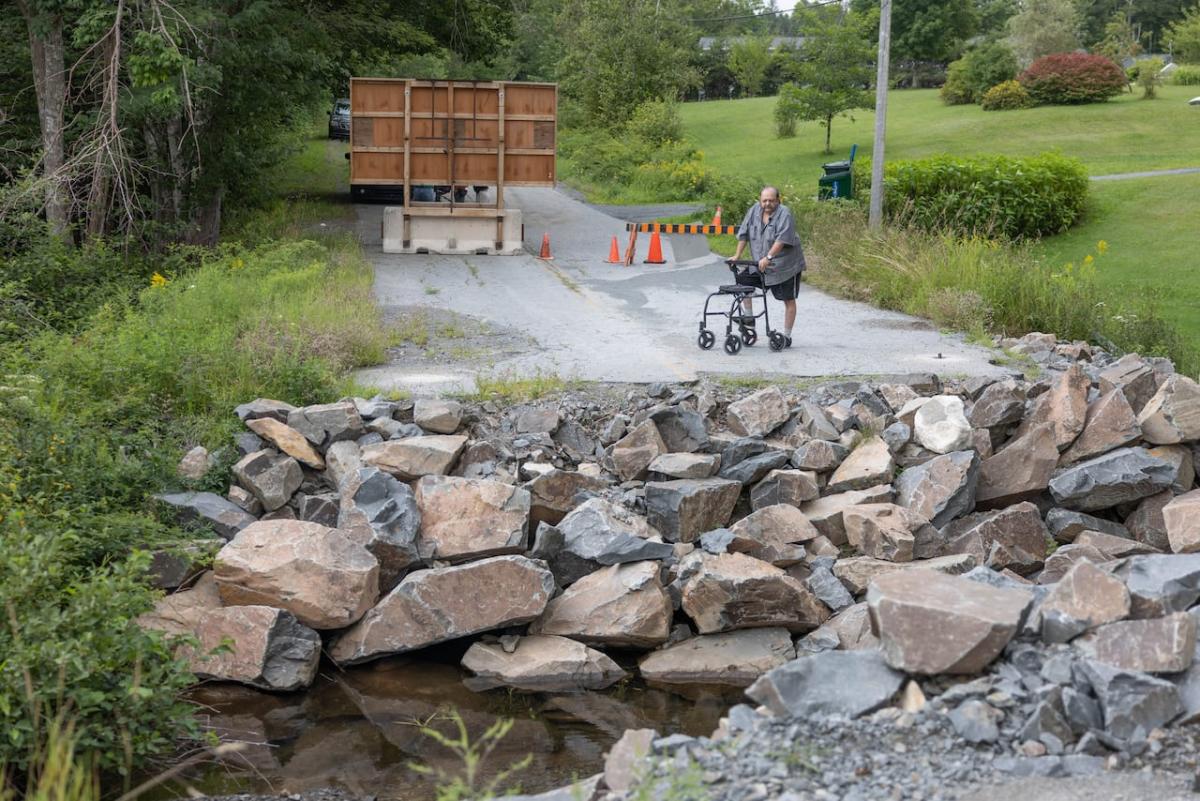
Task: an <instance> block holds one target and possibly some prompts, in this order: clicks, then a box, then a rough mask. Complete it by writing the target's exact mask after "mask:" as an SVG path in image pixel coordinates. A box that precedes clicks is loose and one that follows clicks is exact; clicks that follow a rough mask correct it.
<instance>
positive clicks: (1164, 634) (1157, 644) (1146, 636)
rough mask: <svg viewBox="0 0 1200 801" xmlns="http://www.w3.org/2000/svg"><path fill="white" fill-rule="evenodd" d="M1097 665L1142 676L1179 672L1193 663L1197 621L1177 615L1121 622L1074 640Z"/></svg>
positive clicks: (1102, 627) (1105, 626) (1183, 614)
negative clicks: (1130, 671) (1137, 672)
mask: <svg viewBox="0 0 1200 801" xmlns="http://www.w3.org/2000/svg"><path fill="white" fill-rule="evenodd" d="M1075 647H1077V648H1078V649H1079V650H1080V651H1082V652H1083V653H1085V654H1087V655H1088V656H1090V657H1091V658H1093V659H1095V660H1096V661H1097V662H1103V663H1104V664H1106V665H1112V666H1113V667H1116V668H1121V669H1122V670H1140V671H1142V672H1143V673H1178V672H1180V671H1182V670H1187V669H1188V667H1189V666H1191V664H1192V657H1193V655H1194V653H1195V650H1196V620H1195V619H1194V618H1193V617H1192V616H1191V615H1189V614H1188V613H1187V612H1176V613H1175V614H1173V615H1167V616H1166V617H1159V618H1154V619H1153V620H1123V621H1119V622H1116V623H1108V624H1106V625H1103V626H1100V627H1099V628H1097V629H1096V630H1095V631H1093V632H1091V633H1089V634H1085V635H1084V636H1083V637H1080V638H1079V639H1078V640H1076V641H1075Z"/></svg>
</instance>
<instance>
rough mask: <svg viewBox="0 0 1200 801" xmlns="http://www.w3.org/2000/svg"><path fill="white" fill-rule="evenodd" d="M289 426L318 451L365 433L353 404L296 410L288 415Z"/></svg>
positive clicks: (325, 404)
mask: <svg viewBox="0 0 1200 801" xmlns="http://www.w3.org/2000/svg"><path fill="white" fill-rule="evenodd" d="M287 424H288V426H289V427H290V428H294V429H295V430H297V431H299V432H300V433H301V434H303V435H304V437H305V439H307V440H308V441H309V442H311V443H312V444H313V445H315V446H317V447H318V448H325V447H328V446H329V445H332V444H333V443H335V442H342V441H344V440H354V439H358V438H359V437H361V436H362V435H363V433H364V428H363V421H362V418H361V417H359V415H358V410H357V409H355V408H354V403H353V402H352V401H341V402H339V403H323V404H319V405H316V406H305V407H303V408H300V409H293V410H292V411H290V412H288V417H287Z"/></svg>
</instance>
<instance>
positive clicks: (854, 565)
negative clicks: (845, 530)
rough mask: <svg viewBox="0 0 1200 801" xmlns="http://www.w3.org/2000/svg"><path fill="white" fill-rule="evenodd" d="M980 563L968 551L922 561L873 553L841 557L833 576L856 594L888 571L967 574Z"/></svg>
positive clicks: (835, 563) (836, 563) (865, 589)
mask: <svg viewBox="0 0 1200 801" xmlns="http://www.w3.org/2000/svg"><path fill="white" fill-rule="evenodd" d="M977 564H978V562H976V561H975V557H974V556H971V554H969V553H959V554H952V555H950V556H938V557H936V558H934V559H922V560H921V561H919V562H889V561H888V560H886V559H876V558H874V557H871V556H855V557H851V558H850V559H839V560H837V561H836V562H834V564H833V575H835V576H837V578H838V580H839V581H841V582H842V584H844V585H845V586H846V589H848V590H850V592H852V593H853V594H855V595H861V594H862V593H864V592H866V591H867V587H869V586H870V584H871V582H872V581H874V580H875V579H876V578H878V577H880V576H883V575H886V574H888V573H896V572H900V571H908V570H934V571H937V572H939V573H945V574H947V575H951V576H957V575H959V574H961V573H966V572H967V571H968V570H971V569H972V568H974V567H975V566H976V565H977Z"/></svg>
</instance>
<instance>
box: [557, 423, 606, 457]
mask: <svg viewBox="0 0 1200 801" xmlns="http://www.w3.org/2000/svg"><path fill="white" fill-rule="evenodd" d="M554 441H555V442H556V443H557V444H558V447H560V448H562V449H563V451H565V452H566V454H567V455H568V456H570V457H571V458H572V459H574V460H575V461H576V462H582V461H584V460H586V459H589V458H591V456H592V455H593V454H594V453H595V452H596V447H597V445H598V444H599V440H597V439H596V438H595V437H593V436H592V435H591V434H589V433H588V432H587V429H585V428H584V427H583V426H581V425H579V423H576V422H575V421H574V420H564V421H563V422H561V423H559V425H558V428H557V429H556V430H555V431H554Z"/></svg>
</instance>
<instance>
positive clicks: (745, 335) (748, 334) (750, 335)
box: [742, 328, 758, 347]
mask: <svg viewBox="0 0 1200 801" xmlns="http://www.w3.org/2000/svg"><path fill="white" fill-rule="evenodd" d="M757 341H758V332H757V331H755V330H754V329H753V328H743V329H742V342H744V343H745V345H746V347H750V346H751V345H753V344H754V343H755V342H757Z"/></svg>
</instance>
